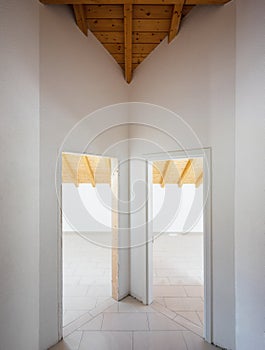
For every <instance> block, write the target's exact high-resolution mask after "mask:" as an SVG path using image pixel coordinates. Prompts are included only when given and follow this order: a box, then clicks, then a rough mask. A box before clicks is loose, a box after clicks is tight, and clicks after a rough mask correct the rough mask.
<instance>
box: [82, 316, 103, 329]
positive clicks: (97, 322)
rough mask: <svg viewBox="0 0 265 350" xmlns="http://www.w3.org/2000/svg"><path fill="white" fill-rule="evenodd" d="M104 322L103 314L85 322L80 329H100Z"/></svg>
mask: <svg viewBox="0 0 265 350" xmlns="http://www.w3.org/2000/svg"><path fill="white" fill-rule="evenodd" d="M102 323H103V314H100V315H98V316H96V317H94V318H93V319H92V320H90V321H88V322H87V323H85V324H83V325H82V326H81V327H80V328H78V330H80V331H100V330H101V327H102Z"/></svg>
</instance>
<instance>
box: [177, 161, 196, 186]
mask: <svg viewBox="0 0 265 350" xmlns="http://www.w3.org/2000/svg"><path fill="white" fill-rule="evenodd" d="M192 162H193V159H189V160H188V161H187V164H186V166H185V168H184V169H183V171H182V173H181V175H180V178H179V181H178V185H179V187H181V186H182V185H183V184H184V181H185V177H186V176H187V175H188V173H189V171H190V169H191V167H192Z"/></svg>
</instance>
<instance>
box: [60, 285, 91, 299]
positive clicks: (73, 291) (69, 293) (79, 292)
mask: <svg viewBox="0 0 265 350" xmlns="http://www.w3.org/2000/svg"><path fill="white" fill-rule="evenodd" d="M87 289H88V286H87V285H83V286H78V285H65V286H64V288H63V296H64V297H84V296H85V295H86V293H87Z"/></svg>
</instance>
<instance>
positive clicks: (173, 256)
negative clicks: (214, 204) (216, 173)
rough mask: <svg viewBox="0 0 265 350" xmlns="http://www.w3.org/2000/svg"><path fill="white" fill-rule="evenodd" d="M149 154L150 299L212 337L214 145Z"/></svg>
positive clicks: (201, 333) (195, 329) (185, 325)
mask: <svg viewBox="0 0 265 350" xmlns="http://www.w3.org/2000/svg"><path fill="white" fill-rule="evenodd" d="M146 159H147V169H148V176H147V178H148V184H149V199H148V210H147V212H148V229H147V239H148V245H147V261H148V265H147V266H148V268H147V292H146V293H147V301H148V304H150V303H151V302H152V301H153V300H155V301H156V302H159V303H160V304H161V305H162V307H164V308H166V309H167V310H168V312H169V314H170V315H171V316H172V317H174V319H177V320H178V322H180V323H181V324H182V325H183V326H184V327H186V328H188V329H190V330H191V329H192V331H193V332H196V333H197V334H198V335H200V336H202V337H203V338H204V339H205V340H206V341H207V342H209V343H211V342H212V260H211V254H212V253H211V251H212V247H211V176H210V174H211V171H210V164H211V153H210V149H194V150H185V151H172V152H167V153H159V154H152V155H146ZM155 188H156V190H154V189H155ZM163 192H164V193H163Z"/></svg>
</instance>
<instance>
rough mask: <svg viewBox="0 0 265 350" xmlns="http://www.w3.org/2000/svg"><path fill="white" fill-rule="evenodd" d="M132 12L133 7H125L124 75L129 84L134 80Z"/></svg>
mask: <svg viewBox="0 0 265 350" xmlns="http://www.w3.org/2000/svg"><path fill="white" fill-rule="evenodd" d="M132 11H133V7H132V5H124V60H125V70H124V74H125V80H126V81H127V83H128V84H129V83H130V82H131V80H132V28H133V21H132Z"/></svg>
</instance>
